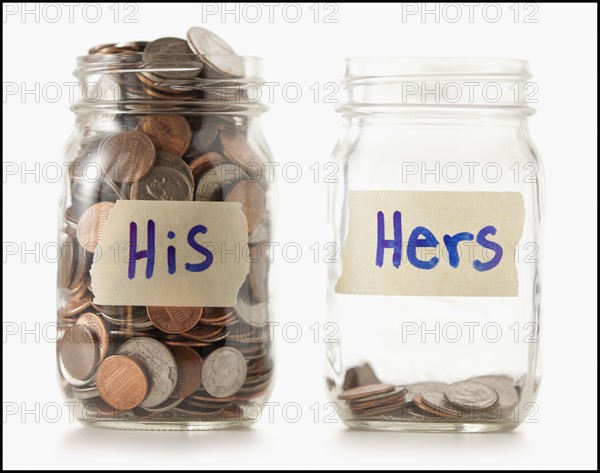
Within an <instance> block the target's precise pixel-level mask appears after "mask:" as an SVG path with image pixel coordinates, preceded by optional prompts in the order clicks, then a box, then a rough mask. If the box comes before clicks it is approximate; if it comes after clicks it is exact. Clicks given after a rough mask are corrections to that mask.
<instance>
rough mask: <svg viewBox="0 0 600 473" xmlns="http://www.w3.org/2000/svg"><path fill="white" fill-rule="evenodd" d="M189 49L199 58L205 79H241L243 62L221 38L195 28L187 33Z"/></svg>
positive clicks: (205, 30)
mask: <svg viewBox="0 0 600 473" xmlns="http://www.w3.org/2000/svg"><path fill="white" fill-rule="evenodd" d="M187 40H188V44H189V45H190V48H191V49H192V50H193V51H194V52H195V53H196V54H198V55H199V56H200V58H201V59H202V61H203V62H204V64H205V66H207V67H206V68H205V70H204V74H205V76H206V77H211V78H213V77H217V78H218V77H223V76H226V77H242V76H243V75H244V61H243V59H242V58H241V57H239V56H238V55H237V54H236V53H235V51H234V50H233V48H232V47H231V46H229V44H227V43H226V42H225V40H223V39H222V38H221V37H219V36H217V35H216V34H214V33H213V32H211V31H208V30H207V29H205V28H200V27H198V26H195V27H193V28H190V29H189V30H188V32H187Z"/></svg>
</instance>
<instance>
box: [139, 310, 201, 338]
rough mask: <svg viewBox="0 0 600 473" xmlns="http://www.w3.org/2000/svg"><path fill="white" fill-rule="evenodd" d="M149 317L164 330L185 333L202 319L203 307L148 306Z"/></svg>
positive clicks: (157, 326)
mask: <svg viewBox="0 0 600 473" xmlns="http://www.w3.org/2000/svg"><path fill="white" fill-rule="evenodd" d="M148 317H149V318H150V320H151V321H152V323H153V324H154V325H155V326H156V328H158V329H159V330H161V331H162V332H166V333H183V332H187V331H188V330H191V329H193V328H194V327H195V326H196V324H197V323H198V322H199V321H200V318H201V317H202V307H148Z"/></svg>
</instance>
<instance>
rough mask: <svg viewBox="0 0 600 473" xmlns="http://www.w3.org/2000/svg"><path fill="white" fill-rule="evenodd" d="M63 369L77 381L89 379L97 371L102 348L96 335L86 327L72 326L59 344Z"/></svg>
mask: <svg viewBox="0 0 600 473" xmlns="http://www.w3.org/2000/svg"><path fill="white" fill-rule="evenodd" d="M57 347H58V352H59V355H60V359H61V361H62V367H63V368H64V369H65V371H66V372H67V373H68V374H69V375H70V376H71V377H72V378H75V379H78V380H80V381H82V380H86V379H89V378H90V377H92V376H93V375H94V373H95V371H96V366H97V365H98V359H99V356H100V347H99V344H98V339H97V337H96V334H95V333H94V332H93V330H91V329H90V328H89V327H87V326H86V325H71V326H70V327H68V328H67V329H66V330H65V331H64V332H63V333H62V336H61V338H60V339H59V340H58V343H57Z"/></svg>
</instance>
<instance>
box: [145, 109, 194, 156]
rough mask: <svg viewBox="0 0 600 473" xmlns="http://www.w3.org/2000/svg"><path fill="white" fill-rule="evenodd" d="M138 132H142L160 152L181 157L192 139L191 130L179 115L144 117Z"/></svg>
mask: <svg viewBox="0 0 600 473" xmlns="http://www.w3.org/2000/svg"><path fill="white" fill-rule="evenodd" d="M139 131H142V132H144V133H145V134H146V135H148V136H149V137H150V138H152V139H153V141H154V143H156V144H158V148H159V149H160V150H161V151H166V152H167V153H173V154H175V155H177V156H183V155H184V154H185V152H186V151H187V149H188V146H189V145H190V141H191V139H192V129H191V128H190V124H189V123H188V121H187V120H186V119H185V118H183V117H182V116H181V115H149V116H147V117H144V119H143V120H142V123H141V124H140V128H139Z"/></svg>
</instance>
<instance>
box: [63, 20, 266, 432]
mask: <svg viewBox="0 0 600 473" xmlns="http://www.w3.org/2000/svg"><path fill="white" fill-rule="evenodd" d="M260 65H261V64H260V60H259V59H258V58H250V57H241V56H238V55H237V54H235V52H234V51H233V50H232V49H231V47H230V46H229V45H228V44H227V43H225V41H224V40H222V39H221V38H219V37H218V36H216V35H214V34H213V33H211V32H209V31H207V30H205V29H203V28H192V29H190V30H189V32H188V36H187V39H180V38H160V39H157V40H154V41H151V42H128V43H118V44H108V45H100V46H97V47H94V48H92V49H91V50H90V51H89V54H88V55H86V56H83V57H80V58H79V59H78V63H77V70H76V75H77V77H78V79H79V82H80V89H81V100H80V101H79V102H77V104H75V105H74V107H73V110H74V111H75V113H76V115H77V123H76V128H75V132H74V133H73V135H72V136H71V139H70V141H69V142H68V145H67V149H66V157H67V161H68V163H69V165H68V167H69V174H68V179H65V181H64V191H63V196H62V200H61V206H60V220H59V242H60V244H61V245H62V255H61V256H62V257H61V261H60V267H59V274H58V321H59V326H60V330H61V338H60V339H59V340H58V343H57V356H58V368H59V375H60V381H61V384H62V388H63V392H64V395H65V397H66V398H67V399H68V400H69V401H71V402H73V403H74V404H73V405H74V406H75V409H74V411H75V415H76V417H77V418H78V419H79V420H81V421H83V422H84V423H86V424H89V425H95V426H101V427H113V428H138V429H161V430H164V429H172V430H179V429H187V430H191V429H217V428H225V427H239V426H245V425H249V424H250V423H252V422H253V421H254V420H255V419H256V417H255V416H256V409H257V408H259V407H260V405H261V403H262V402H263V401H264V400H265V399H266V397H267V395H268V392H269V390H270V386H271V378H272V373H273V365H272V356H271V344H270V340H269V339H268V337H267V336H266V335H267V333H268V331H267V330H263V327H264V326H265V325H266V324H267V323H268V321H269V320H270V318H271V313H270V308H269V299H270V294H269V274H270V272H269V265H268V260H267V257H266V252H265V253H263V251H262V249H263V245H264V244H265V243H266V242H268V241H269V240H270V238H271V236H270V235H271V231H270V228H271V208H272V201H273V185H272V184H273V183H272V182H269V179H268V178H267V175H266V173H264V172H263V164H264V162H266V161H267V160H269V151H268V148H267V146H266V144H265V142H264V140H263V138H262V133H261V131H260V127H259V123H258V120H259V115H260V114H261V113H262V112H263V110H264V107H263V106H262V105H261V104H260V103H258V102H257V101H256V100H253V98H252V97H251V96H250V95H251V94H250V91H252V90H254V91H255V90H256V88H257V87H260V84H261V72H260V68H261V67H260Z"/></svg>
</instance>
